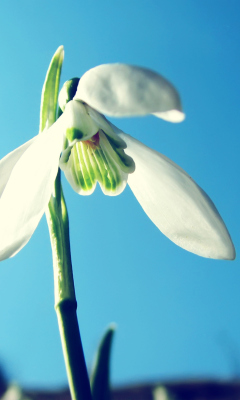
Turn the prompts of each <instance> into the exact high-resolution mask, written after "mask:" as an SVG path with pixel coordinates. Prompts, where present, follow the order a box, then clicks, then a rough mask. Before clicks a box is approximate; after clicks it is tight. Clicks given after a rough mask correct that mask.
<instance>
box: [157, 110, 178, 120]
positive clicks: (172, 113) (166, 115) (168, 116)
mask: <svg viewBox="0 0 240 400" xmlns="http://www.w3.org/2000/svg"><path fill="white" fill-rule="evenodd" d="M153 115H155V117H158V118H161V119H164V120H165V121H169V122H174V123H177V122H182V121H184V119H185V114H184V113H183V112H182V111H179V110H169V111H165V112H157V113H153Z"/></svg>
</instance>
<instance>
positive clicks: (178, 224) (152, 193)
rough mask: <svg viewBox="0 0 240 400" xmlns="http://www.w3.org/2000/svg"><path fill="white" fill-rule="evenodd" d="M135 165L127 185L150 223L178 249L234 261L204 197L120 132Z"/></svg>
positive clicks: (213, 210) (165, 162)
mask: <svg viewBox="0 0 240 400" xmlns="http://www.w3.org/2000/svg"><path fill="white" fill-rule="evenodd" d="M120 136H121V137H122V139H123V140H124V141H125V142H126V143H127V149H126V150H125V151H126V153H127V154H129V155H130V156H131V157H132V158H133V160H134V161H135V164H136V170H135V172H134V173H133V174H130V175H129V177H128V183H129V186H130V188H131V189H132V191H133V193H134V195H135V196H136V198H137V200H138V201H139V203H140V204H141V206H142V208H143V209H144V211H145V212H146V214H147V215H148V216H149V218H150V219H151V220H152V221H153V223H154V224H155V225H156V226H157V227H158V228H159V229H160V230H161V231H162V232H163V233H164V234H165V235H166V236H167V237H168V238H169V239H171V240H172V241H173V242H174V243H176V244H177V245H178V246H180V247H182V248H184V249H186V250H188V251H190V252H192V253H195V254H198V255H200V256H203V257H209V258H216V259H229V260H232V259H234V258H235V250H234V246H233V243H232V241H231V238H230V236H229V233H228V231H227V228H226V226H225V224H224V222H223V220H222V218H221V217H220V215H219V213H218V211H217V209H216V207H215V206H214V204H213V203H212V201H211V200H210V198H209V197H208V196H207V194H206V193H205V192H204V191H203V190H202V189H201V188H200V187H199V186H198V185H197V184H196V183H195V182H194V181H193V180H192V179H191V177H190V176H189V175H188V174H187V173H186V172H185V171H184V170H183V169H182V168H180V167H179V166H178V165H176V164H175V163H173V162H172V161H171V160H169V159H168V158H167V157H165V156H163V155H162V154H160V153H158V152H156V151H154V150H152V149H150V148H148V147H147V146H145V145H143V144H142V143H141V142H139V141H137V140H135V139H133V138H132V137H131V136H129V135H126V134H124V133H121V134H120Z"/></svg>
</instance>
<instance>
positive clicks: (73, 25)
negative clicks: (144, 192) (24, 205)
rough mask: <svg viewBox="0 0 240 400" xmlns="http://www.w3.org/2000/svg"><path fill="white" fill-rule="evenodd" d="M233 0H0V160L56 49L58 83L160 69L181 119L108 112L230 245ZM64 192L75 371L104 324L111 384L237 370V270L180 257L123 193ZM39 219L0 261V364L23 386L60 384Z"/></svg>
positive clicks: (235, 66)
mask: <svg viewBox="0 0 240 400" xmlns="http://www.w3.org/2000/svg"><path fill="white" fill-rule="evenodd" d="M239 13H240V3H239V1H238V0H230V1H228V2H226V1H223V0H218V1H216V0H201V1H191V0H182V1H180V0H168V1H162V0H138V1H137V0H122V1H118V2H117V1H110V0H102V1H99V0H85V1H80V0H69V1H63V0H58V1H56V0H51V1H49V0H42V1H41V2H40V1H32V0H21V1H20V2H19V1H18V0H12V1H7V0H1V2H0V40H1V64H0V76H1V91H0V110H1V112H0V125H1V136H0V143H1V146H0V157H3V156H4V155H6V154H7V153H8V152H9V151H11V150H13V149H14V148H15V147H17V146H19V145H20V144H22V143H24V142H25V141H26V140H28V139H30V138H31V137H32V136H34V135H35V134H37V132H38V124H39V105H40V95H41V89H42V84H43V81H44V78H45V74H46V70H47V68H48V65H49V62H50V59H51V57H52V55H53V53H54V52H55V50H56V49H57V47H58V46H59V45H64V48H65V61H64V65H63V74H62V81H61V82H62V83H64V81H66V80H67V79H70V78H72V77H75V76H81V75H82V74H83V73H84V72H85V71H86V70H88V69H89V68H92V67H94V66H96V65H99V64H102V63H109V62H124V63H129V64H134V65H141V66H145V67H148V68H151V69H154V70H156V71H158V72H159V73H161V74H163V75H164V76H165V77H167V78H168V79H169V80H170V81H171V82H173V83H174V85H175V86H176V87H177V88H178V90H179V92H180V93H181V97H182V102H183V107H184V110H185V112H186V115H187V118H186V120H185V121H184V122H183V123H181V124H179V125H176V124H170V123H167V122H164V121H161V120H159V119H157V118H154V117H146V118H132V119H122V120H120V119H119V120H114V123H115V124H116V125H117V126H119V127H121V128H122V129H123V130H124V131H126V132H127V133H130V134H132V135H133V136H136V138H138V139H139V140H141V141H143V142H144V143H145V144H147V145H149V146H150V147H152V148H155V149H156V150H158V151H160V152H161V153H163V154H165V155H166V156H168V157H169V158H171V159H172V160H173V161H175V162H176V163H177V164H179V165H180V166H181V167H182V168H184V169H185V170H186V171H187V172H188V173H189V174H190V175H191V176H192V177H193V178H194V179H195V180H196V181H197V182H198V183H199V184H200V185H201V186H202V187H203V189H204V190H205V191H206V192H207V193H208V194H209V196H210V197H211V198H212V199H213V201H214V202H215V204H216V206H217V208H218V209H219V212H220V213H221V215H222V217H223V219H224V220H225V222H226V225H227V227H228V229H229V231H230V234H231V236H232V239H233V241H234V243H235V246H236V251H237V254H238V253H239V241H240V230H239V226H240V214H239V199H240V196H239V195H240V193H239V150H240V139H239V110H240V108H239V106H240V96H239V92H240V80H239V70H240V69H239V61H240V55H239V39H240V27H239ZM63 184H64V191H65V195H66V199H67V204H68V209H69V214H70V225H71V244H72V256H73V266H74V276H75V284H76V292H77V300H78V315H79V322H80V327H81V332H82V339H83V345H84V350H85V354H86V359H87V363H88V365H90V364H91V361H92V358H93V354H94V352H95V349H96V346H97V343H98V340H99V338H100V336H101V334H102V332H103V331H104V329H105V327H106V326H107V325H108V324H109V323H110V322H113V321H114V322H116V323H117V325H118V330H117V333H116V337H115V341H114V349H113V358H112V382H113V383H114V384H119V383H125V382H134V381H140V380H147V379H165V378H171V379H174V378H183V377H219V378H231V377H233V376H235V375H236V374H237V373H238V374H239V375H240V268H239V266H240V265H239V258H237V259H236V261H234V262H227V261H215V260H208V259H204V258H200V257H198V256H195V255H193V254H190V253H187V252H186V251H184V250H182V249H181V248H179V247H177V246H176V245H174V244H173V243H172V242H170V241H169V240H168V239H167V238H165V237H164V236H163V235H162V234H161V232H159V231H158V229H157V228H156V227H155V226H154V225H153V224H152V223H151V221H150V220H148V218H147V217H146V215H145V214H144V212H143V211H142V209H141V207H140V206H139V204H138V203H137V201H136V200H135V198H134V196H133V194H132V193H131V191H130V189H128V188H127V189H126V190H125V191H124V193H123V194H121V195H120V196H118V197H116V198H108V197H106V196H104V195H103V194H102V193H101V191H100V190H97V191H96V192H95V193H94V194H93V195H92V196H90V197H80V196H78V195H77V194H76V193H74V192H73V191H72V189H71V188H70V186H69V185H68V183H67V182H65V181H64V182H63ZM53 302H54V299H53V277H52V263H51V249H50V244H49V238H48V230H47V224H46V221H45V218H43V220H42V221H41V223H40V225H39V227H38V229H37V230H36V232H35V234H34V236H33V237H32V239H31V241H30V242H29V243H28V245H27V246H26V247H25V248H24V249H23V250H22V251H21V252H20V253H19V254H18V255H17V256H16V257H15V258H13V259H10V260H7V261H4V262H2V263H1V264H0V321H1V329H0V361H2V363H3V365H4V366H5V368H6V370H7V373H8V376H9V378H10V379H11V380H15V381H17V382H19V383H20V384H21V385H25V386H37V387H46V386H48V387H58V386H62V385H64V384H66V375H65V367H64V363H63V357H62V351H61V346H60V339H59V333H58V328H57V321H56V316H55V312H54V308H53Z"/></svg>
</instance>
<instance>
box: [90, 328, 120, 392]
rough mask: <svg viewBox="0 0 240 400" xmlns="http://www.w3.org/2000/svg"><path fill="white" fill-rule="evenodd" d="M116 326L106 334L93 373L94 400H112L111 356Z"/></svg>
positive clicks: (99, 348) (98, 351) (91, 381)
mask: <svg viewBox="0 0 240 400" xmlns="http://www.w3.org/2000/svg"><path fill="white" fill-rule="evenodd" d="M114 332H115V325H113V324H112V325H110V326H109V328H108V329H107V331H106V333H105V334H104V336H103V338H102V340H101V342H100V344H99V347H98V350H97V354H96V358H95V362H94V366H93V370H92V373H91V379H90V383H91V390H92V398H93V400H110V398H111V396H110V354H111V346H112V339H113V334H114Z"/></svg>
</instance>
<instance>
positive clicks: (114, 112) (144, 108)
mask: <svg viewBox="0 0 240 400" xmlns="http://www.w3.org/2000/svg"><path fill="white" fill-rule="evenodd" d="M75 99H77V100H82V101H84V102H86V103H87V104H89V105H90V106H91V107H93V108H95V109H96V110H97V111H99V112H100V113H102V114H107V115H109V116H113V117H128V116H137V115H147V114H152V113H153V114H156V115H157V116H158V117H161V118H164V119H168V120H169V121H173V122H176V118H175V116H176V113H177V114H178V121H180V120H183V119H184V114H183V113H182V111H181V110H182V107H181V101H180V97H179V94H178V92H177V91H176V89H175V88H174V87H173V85H172V84H171V83H170V82H168V81H167V80H166V79H165V78H163V77H162V76H161V75H159V74H157V73H156V72H153V71H151V70H149V69H146V68H140V67H134V66H131V65H126V64H104V65H99V66H98V67H95V68H92V69H90V70H89V71H87V72H86V73H85V74H84V75H83V76H82V78H81V79H80V82H79V85H78V88H77V92H76V95H75ZM169 111H174V112H173V115H174V117H173V120H172V119H171V113H169ZM165 114H166V115H165Z"/></svg>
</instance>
